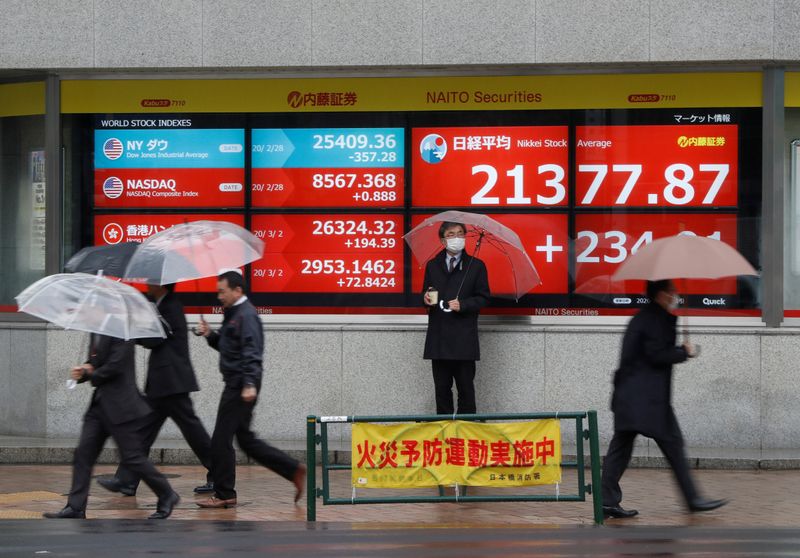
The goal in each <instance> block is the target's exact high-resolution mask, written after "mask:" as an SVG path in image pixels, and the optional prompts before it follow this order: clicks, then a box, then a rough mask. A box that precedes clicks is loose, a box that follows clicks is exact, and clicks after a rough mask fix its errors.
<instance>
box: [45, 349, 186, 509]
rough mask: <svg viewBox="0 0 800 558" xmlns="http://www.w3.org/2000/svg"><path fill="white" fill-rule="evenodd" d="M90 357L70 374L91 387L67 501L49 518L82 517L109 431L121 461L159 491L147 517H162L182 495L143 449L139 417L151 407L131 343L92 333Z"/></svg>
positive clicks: (145, 413) (154, 489)
mask: <svg viewBox="0 0 800 558" xmlns="http://www.w3.org/2000/svg"><path fill="white" fill-rule="evenodd" d="M91 345H92V349H91V350H90V355H89V359H88V360H87V361H86V362H85V363H83V364H81V365H79V366H75V367H73V368H72V370H71V373H70V376H71V377H72V379H74V380H77V381H78V382H79V383H81V382H91V384H92V385H93V386H94V387H95V390H94V392H93V393H92V401H91V403H90V404H89V409H88V410H87V411H86V414H85V415H84V417H83V428H82V429H81V436H80V441H79V442H78V447H77V448H76V449H75V459H74V462H73V467H72V488H71V489H70V491H69V497H68V498H67V505H66V506H65V507H64V508H63V509H62V510H61V511H58V512H47V513H45V514H44V516H45V517H47V518H79V519H84V518H85V517H86V502H87V500H88V499H89V485H90V482H91V477H92V468H93V467H94V464H95V462H96V461H97V456H98V455H100V451H101V450H102V449H103V444H104V443H105V441H106V440H107V439H108V437H109V436H111V437H112V438H114V441H115V442H116V444H117V447H118V448H119V453H120V456H121V458H122V464H123V465H124V466H125V467H126V468H127V469H129V470H131V471H132V472H133V473H134V474H136V475H137V476H138V477H140V478H141V479H142V480H143V481H144V482H145V484H147V486H149V487H150V488H151V489H152V490H153V492H155V493H156V495H157V496H158V504H157V506H156V511H155V513H153V514H152V515H150V519H166V518H167V517H169V516H170V514H171V513H172V509H173V508H174V507H175V505H176V504H177V503H178V501H179V500H180V497H179V496H178V494H177V493H176V492H175V491H174V490H172V487H171V486H170V484H169V482H168V481H167V479H166V477H164V475H162V474H161V473H160V472H159V471H158V470H157V469H156V468H155V466H154V465H153V464H152V463H151V462H150V460H149V459H148V458H147V454H146V453H145V452H144V450H143V449H142V444H141V438H140V430H141V427H142V421H143V420H144V419H146V417H147V416H148V414H149V413H150V412H151V410H150V407H149V406H148V405H147V402H146V401H145V400H144V398H143V397H142V395H141V394H140V393H139V390H138V389H137V388H136V370H135V364H134V358H133V353H134V343H133V341H123V340H122V339H117V338H115V337H108V336H105V335H95V334H92V343H91Z"/></svg>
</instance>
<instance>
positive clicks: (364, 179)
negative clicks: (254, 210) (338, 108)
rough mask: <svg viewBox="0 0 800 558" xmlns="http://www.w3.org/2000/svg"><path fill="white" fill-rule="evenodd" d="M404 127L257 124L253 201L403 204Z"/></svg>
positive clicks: (263, 204)
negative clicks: (275, 126) (267, 126)
mask: <svg viewBox="0 0 800 558" xmlns="http://www.w3.org/2000/svg"><path fill="white" fill-rule="evenodd" d="M404 138H405V135H404V130H403V129H402V128H345V129H341V128H340V129H316V128H315V129H255V130H253V146H252V152H253V183H252V196H253V206H254V207H354V208H355V207H368V208H375V207H402V206H403V204H404V192H405V180H404V177H405V173H404V169H403V165H404V163H405V161H404V147H405V139H404Z"/></svg>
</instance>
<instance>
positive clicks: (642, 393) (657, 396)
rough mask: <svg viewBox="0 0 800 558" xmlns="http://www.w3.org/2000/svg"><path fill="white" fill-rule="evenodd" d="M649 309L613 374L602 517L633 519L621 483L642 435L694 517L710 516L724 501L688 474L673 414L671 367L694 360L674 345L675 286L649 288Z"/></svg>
mask: <svg viewBox="0 0 800 558" xmlns="http://www.w3.org/2000/svg"><path fill="white" fill-rule="evenodd" d="M647 296H648V297H649V298H650V303H649V304H648V305H647V306H645V307H644V308H642V309H641V310H640V311H639V313H638V314H636V315H635V316H634V317H633V318H632V319H631V321H630V322H629V323H628V327H627V329H626V330H625V336H624V338H623V340H622V355H621V358H620V365H619V368H618V369H617V371H616V373H615V374H614V394H613V396H612V399H611V410H612V411H613V412H614V437H613V438H612V439H611V443H610V444H609V446H608V453H606V458H605V460H604V461H603V478H602V485H603V512H604V514H605V516H606V517H616V518H626V517H633V516H634V515H636V514H637V513H638V512H637V511H636V510H626V509H624V508H622V506H620V502H621V501H622V489H621V488H620V486H619V481H620V478H621V477H622V474H623V473H624V472H625V469H626V468H627V467H628V463H629V462H630V459H631V454H632V452H633V442H634V440H635V439H636V436H637V435H638V434H641V435H643V436H647V437H648V438H652V439H653V440H655V442H656V444H658V447H659V448H660V449H661V452H662V453H663V454H664V456H665V457H666V458H667V461H668V462H669V465H670V467H672V470H673V472H674V473H675V478H676V480H677V481H678V486H679V487H680V489H681V492H682V493H683V497H684V498H685V500H686V505H687V507H688V508H689V510H690V511H692V512H701V511H710V510H713V509H716V508H718V507H720V506H723V505H725V504H726V503H727V502H726V501H725V500H707V499H704V498H701V497H700V495H699V493H698V491H697V489H696V488H695V485H694V482H693V481H692V477H691V475H690V473H689V464H688V462H687V461H686V454H685V452H684V443H683V435H682V434H681V429H680V426H678V421H677V419H676V418H675V412H674V411H673V409H672V401H671V399H672V365H673V364H677V363H679V362H684V361H685V360H686V359H689V358H693V357H696V356H697V354H698V351H697V348H696V347H695V346H694V345H693V344H692V343H689V342H686V343H683V344H682V345H676V344H675V342H676V338H677V333H676V323H677V319H678V317H677V316H676V315H675V314H674V313H673V311H674V310H675V309H676V308H677V307H678V302H679V298H678V295H677V293H676V291H675V286H674V285H673V283H672V281H670V280H668V279H666V280H662V281H648V282H647Z"/></svg>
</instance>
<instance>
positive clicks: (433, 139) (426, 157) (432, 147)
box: [419, 134, 447, 165]
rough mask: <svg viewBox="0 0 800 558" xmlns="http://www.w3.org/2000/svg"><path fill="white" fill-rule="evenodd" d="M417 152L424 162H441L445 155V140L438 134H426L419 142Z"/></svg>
mask: <svg viewBox="0 0 800 558" xmlns="http://www.w3.org/2000/svg"><path fill="white" fill-rule="evenodd" d="M419 154H420V155H421V156H422V160H423V161H425V162H426V163H430V164H432V165H435V164H436V163H441V162H442V161H443V160H444V156H445V155H447V141H445V139H444V138H443V137H442V136H440V135H439V134H428V135H427V136H425V137H424V138H422V141H421V142H419Z"/></svg>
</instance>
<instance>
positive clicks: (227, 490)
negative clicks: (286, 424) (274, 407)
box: [197, 271, 306, 508]
mask: <svg viewBox="0 0 800 558" xmlns="http://www.w3.org/2000/svg"><path fill="white" fill-rule="evenodd" d="M217 279H218V281H217V298H219V301H220V302H221V303H222V307H223V308H224V310H225V315H224V318H223V321H222V327H221V328H220V329H219V331H211V328H209V326H208V324H207V323H206V322H205V320H201V321H200V326H199V327H198V332H199V333H200V334H201V335H205V336H206V340H207V342H208V344H209V346H211V347H212V348H213V349H216V350H217V351H219V369H220V372H222V379H223V381H224V382H225V389H224V390H223V391H222V397H221V398H220V402H219V409H218V411H217V422H216V424H215V425H214V433H213V434H212V436H211V452H212V467H211V473H212V475H213V477H214V495H213V496H212V497H211V498H208V499H207V500H203V501H201V502H197V505H198V506H200V507H201V508H229V507H233V506H235V505H236V489H235V487H236V453H235V451H234V449H233V438H234V437H235V438H236V441H237V442H239V447H241V448H242V450H243V451H244V452H245V453H246V454H247V455H249V456H250V457H252V458H253V459H254V460H255V461H257V462H258V463H260V464H261V465H263V466H264V467H266V468H268V469H270V470H272V471H275V472H276V473H278V474H279V475H280V476H282V477H283V478H285V479H286V480H288V481H290V482H292V483H293V484H294V486H295V497H294V501H295V502H297V500H299V499H300V495H301V494H302V492H303V484H304V483H305V479H306V467H305V465H303V464H302V463H300V462H298V461H297V460H296V459H293V458H291V457H290V456H288V455H286V454H285V453H284V452H282V451H280V450H279V449H277V448H274V447H272V446H270V445H269V444H267V443H266V442H264V441H263V440H259V439H258V438H256V435H255V434H254V433H253V431H252V430H250V423H251V422H252V420H253V408H254V407H255V405H256V401H257V398H258V393H259V391H260V390H261V379H262V358H263V354H264V329H263V325H262V324H261V319H260V318H259V317H258V312H257V311H256V309H255V307H254V306H253V305H252V304H251V303H250V301H249V300H248V299H247V296H245V294H244V279H243V278H242V275H241V273H239V272H238V271H227V272H225V273H223V274H221V275H220V276H219V277H218V278H217Z"/></svg>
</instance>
